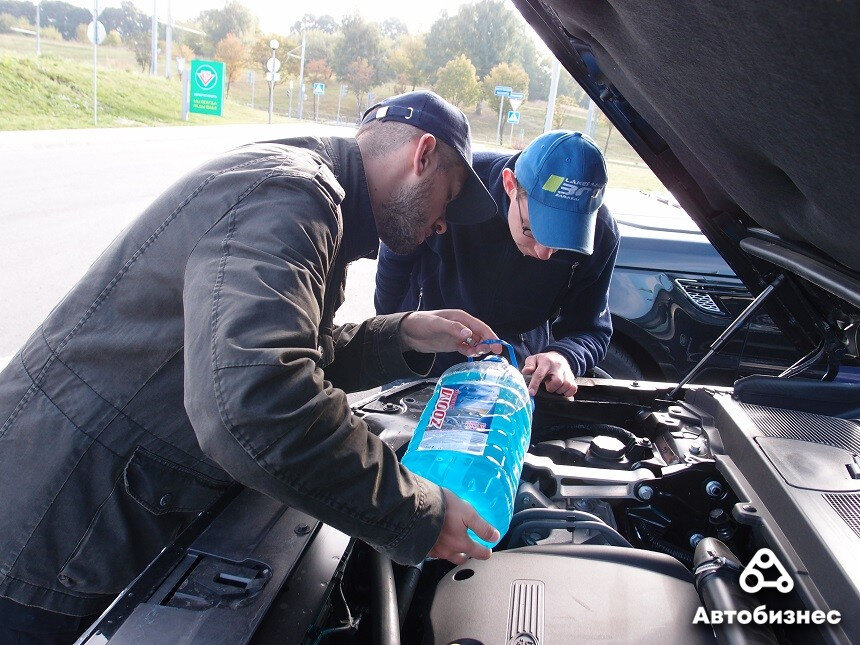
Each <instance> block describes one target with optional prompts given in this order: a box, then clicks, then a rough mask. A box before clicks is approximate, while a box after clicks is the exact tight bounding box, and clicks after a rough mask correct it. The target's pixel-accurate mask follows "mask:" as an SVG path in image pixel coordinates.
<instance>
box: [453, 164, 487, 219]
mask: <svg viewBox="0 0 860 645" xmlns="http://www.w3.org/2000/svg"><path fill="white" fill-rule="evenodd" d="M466 168H467V169H468V174H467V175H466V183H465V184H463V190H461V191H460V194H459V195H457V198H456V199H454V200H453V201H452V202H451V203H450V204H448V208H447V209H446V211H445V219H446V221H448V222H451V223H452V224H478V223H479V222H485V221H487V220H488V219H490V218H491V217H492V216H493V215H495V214H496V208H497V206H496V200H494V199H493V196H492V195H490V192H489V191H488V190H487V188H486V186H484V183H483V182H482V181H481V180H480V179H478V175H476V174H475V171H474V170H473V169H472V167H471V166H469V165H468V164H467V165H466Z"/></svg>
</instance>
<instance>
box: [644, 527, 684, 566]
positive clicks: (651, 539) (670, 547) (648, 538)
mask: <svg viewBox="0 0 860 645" xmlns="http://www.w3.org/2000/svg"><path fill="white" fill-rule="evenodd" d="M636 529H637V531H638V532H639V536H640V537H641V538H642V541H643V542H645V544H647V545H648V546H649V547H651V548H652V549H654V550H655V551H660V552H661V553H665V554H666V555H671V556H672V557H673V558H675V559H676V560H680V561H681V563H682V564H684V565H685V566H687V567H692V566H693V555H692V554H691V553H688V552H687V551H684V550H683V549H681V548H680V547H677V546H675V545H674V544H672V543H671V542H669V541H668V540H664V539H663V538H660V537H657V535H656V534H655V533H654V531H653V530H651V527H650V526H648V524H647V523H646V522H637V523H636Z"/></svg>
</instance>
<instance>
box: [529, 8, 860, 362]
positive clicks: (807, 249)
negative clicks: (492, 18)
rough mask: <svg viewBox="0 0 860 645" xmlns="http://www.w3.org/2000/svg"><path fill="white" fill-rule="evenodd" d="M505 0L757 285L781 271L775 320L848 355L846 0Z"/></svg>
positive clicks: (798, 338) (852, 251) (853, 232)
mask: <svg viewBox="0 0 860 645" xmlns="http://www.w3.org/2000/svg"><path fill="white" fill-rule="evenodd" d="M514 3H515V5H516V6H517V8H518V9H519V10H520V12H521V13H522V14H523V16H524V17H525V18H526V20H527V21H528V22H529V23H530V24H531V25H532V26H533V27H534V29H535V30H536V31H537V33H538V34H539V35H540V36H541V38H542V39H543V40H544V42H545V43H546V44H547V45H548V46H549V48H550V50H551V51H552V52H553V54H554V55H555V56H556V57H557V58H558V59H559V61H560V62H561V63H562V65H564V66H565V67H566V68H567V70H568V71H569V72H570V73H571V74H572V75H573V77H574V78H575V79H576V80H577V81H578V82H579V83H580V84H581V85H582V86H583V88H584V89H585V90H586V92H588V94H589V95H590V96H591V98H592V99H593V100H594V101H595V102H596V103H597V104H598V106H599V107H600V108H601V109H602V110H603V112H604V113H605V114H606V115H607V117H608V118H609V119H610V120H611V121H612V123H613V124H614V125H615V126H616V128H617V129H618V130H619V132H621V134H622V135H623V136H624V137H625V138H626V139H627V140H628V141H629V142H630V144H631V145H632V146H633V147H634V149H635V150H636V151H637V152H638V153H639V154H640V156H641V157H642V158H643V160H644V161H645V162H646V163H647V164H648V165H649V166H650V167H651V169H652V170H653V171H654V173H655V174H656V175H657V176H658V177H659V178H660V180H661V181H662V182H663V183H664V185H665V186H666V187H667V188H669V190H671V191H672V193H673V195H674V196H675V197H676V198H677V199H678V201H679V203H680V204H681V206H682V207H683V208H684V209H685V210H686V211H687V212H688V213H689V214H690V216H691V217H692V218H693V220H694V221H695V222H696V223H697V224H698V225H699V227H700V228H701V229H702V232H703V233H704V234H705V235H707V237H708V238H709V239H710V241H711V242H712V243H713V244H714V246H715V247H716V248H717V249H718V251H719V252H720V253H721V255H723V257H724V258H725V259H726V261H727V262H728V263H729V265H730V266H731V267H732V269H733V270H734V271H735V272H736V273H737V275H738V276H739V277H740V278H741V279H742V280H743V281H744V283H745V284H746V285H747V287H748V288H749V289H750V290H751V291H752V292H753V293H754V294H758V293H760V292H761V291H762V290H763V289H764V288H765V286H766V285H767V284H768V283H770V282H772V281H773V280H774V278H776V277H777V276H778V275H779V274H785V275H787V277H788V278H789V279H787V280H785V281H784V282H782V284H781V286H780V287H779V288H778V289H777V290H776V291H775V292H774V297H773V298H771V300H770V302H769V303H768V308H769V313H771V316H772V317H773V318H774V320H775V321H776V322H777V324H779V326H780V327H781V328H782V329H783V331H785V332H786V333H787V334H788V335H789V337H791V338H792V339H793V340H794V341H795V343H796V344H797V345H798V346H799V347H800V348H801V349H808V348H811V347H813V346H816V345H820V344H821V343H822V342H824V340H825V338H826V337H828V336H830V337H831V341H832V342H831V344H832V345H833V346H836V345H841V346H843V347H846V346H849V347H850V349H849V350H848V352H849V353H854V354H856V342H857V319H858V312H860V273H858V272H860V252H858V246H860V244H858V242H860V233H858V231H860V209H858V204H857V201H858V200H857V194H858V190H857V184H858V164H857V145H856V140H857V136H856V132H857V129H856V122H857V116H856V107H857V105H858V91H857V88H858V84H860V83H858V80H857V74H856V70H857V59H858V54H857V48H856V42H855V41H856V36H857V29H856V25H857V6H856V3H855V2H852V1H847V2H836V1H833V0H831V1H825V2H814V3H813V4H810V3H795V4H792V3H784V2H773V1H762V2H755V3H729V2H705V3H701V2H699V3H678V2H675V1H674V0H652V1H650V2H627V3H623V2H606V1H594V2H584V1H583V2H574V1H572V0H514ZM846 330H847V331H846ZM834 343H835V345H834ZM843 353H844V352H843Z"/></svg>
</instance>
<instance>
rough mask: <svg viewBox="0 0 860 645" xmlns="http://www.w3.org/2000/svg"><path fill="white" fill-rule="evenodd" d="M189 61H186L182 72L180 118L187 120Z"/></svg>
mask: <svg viewBox="0 0 860 645" xmlns="http://www.w3.org/2000/svg"><path fill="white" fill-rule="evenodd" d="M190 104H191V61H188V62H186V67H185V68H184V70H183V72H182V120H183V121H187V120H188V113H189V112H190V111H191V110H190V108H191V105H190Z"/></svg>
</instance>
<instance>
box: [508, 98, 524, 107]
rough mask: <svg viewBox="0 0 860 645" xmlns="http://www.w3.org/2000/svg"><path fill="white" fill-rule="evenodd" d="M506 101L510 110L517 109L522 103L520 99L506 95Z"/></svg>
mask: <svg viewBox="0 0 860 645" xmlns="http://www.w3.org/2000/svg"><path fill="white" fill-rule="evenodd" d="M508 102H509V103H510V104H511V109H512V110H519V109H520V106H521V105H522V104H523V100H522V99H515V98H513V97H512V96H510V97H508Z"/></svg>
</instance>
